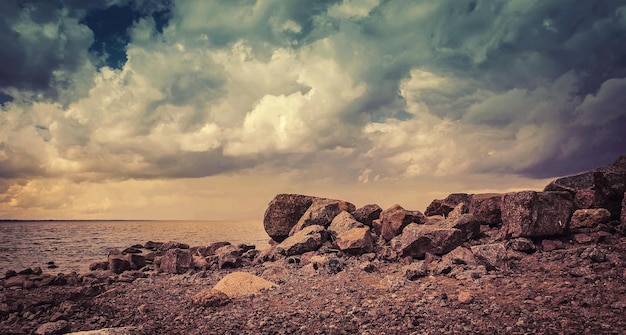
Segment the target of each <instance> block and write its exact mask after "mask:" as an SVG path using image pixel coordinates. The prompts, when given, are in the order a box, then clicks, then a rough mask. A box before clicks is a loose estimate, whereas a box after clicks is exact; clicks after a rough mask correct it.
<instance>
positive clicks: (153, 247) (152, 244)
mask: <svg viewBox="0 0 626 335" xmlns="http://www.w3.org/2000/svg"><path fill="white" fill-rule="evenodd" d="M162 245H163V242H153V241H148V242H146V243H145V244H144V245H143V247H144V248H145V249H148V250H157V249H159V248H160V247H161V246H162Z"/></svg>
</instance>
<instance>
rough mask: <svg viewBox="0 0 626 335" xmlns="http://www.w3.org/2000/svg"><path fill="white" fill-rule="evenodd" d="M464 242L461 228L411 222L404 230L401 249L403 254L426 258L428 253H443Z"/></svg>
mask: <svg viewBox="0 0 626 335" xmlns="http://www.w3.org/2000/svg"><path fill="white" fill-rule="evenodd" d="M462 243H463V234H462V232H461V231H460V230H459V229H454V228H452V229H448V228H440V227H436V226H430V225H418V224H416V223H411V224H409V225H407V226H406V227H405V228H404V231H403V232H402V235H401V237H400V248H399V251H400V253H401V255H402V256H411V257H413V258H424V256H425V255H426V253H431V254H435V255H443V254H445V253H448V252H450V251H452V250H453V249H454V248H456V247H458V246H459V245H461V244H462Z"/></svg>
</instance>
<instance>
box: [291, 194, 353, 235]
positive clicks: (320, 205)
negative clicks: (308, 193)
mask: <svg viewBox="0 0 626 335" xmlns="http://www.w3.org/2000/svg"><path fill="white" fill-rule="evenodd" d="M354 209H355V207H354V205H353V204H351V203H349V202H345V201H342V200H334V199H315V200H313V203H312V204H311V206H310V207H309V208H308V209H307V210H306V212H304V214H303V215H302V217H301V218H300V220H298V222H297V223H296V225H295V226H294V227H293V228H291V231H290V232H289V236H291V235H293V234H295V233H297V232H299V231H300V230H302V229H304V228H305V227H308V226H314V225H317V226H323V227H325V228H326V227H328V226H330V224H331V222H332V221H333V219H334V218H335V217H336V216H337V215H339V213H341V212H348V213H349V212H353V211H354Z"/></svg>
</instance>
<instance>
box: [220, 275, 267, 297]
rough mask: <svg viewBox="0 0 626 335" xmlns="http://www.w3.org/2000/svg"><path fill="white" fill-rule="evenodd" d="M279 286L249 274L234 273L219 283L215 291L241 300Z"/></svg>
mask: <svg viewBox="0 0 626 335" xmlns="http://www.w3.org/2000/svg"><path fill="white" fill-rule="evenodd" d="M277 286H278V285H277V284H275V283H273V282H271V281H268V280H265V279H263V278H261V277H257V276H255V275H253V274H250V273H247V272H233V273H230V274H228V275H226V276H225V277H224V278H222V279H221V280H220V281H219V282H217V284H215V286H213V289H214V290H217V291H220V292H223V293H225V294H226V295H227V296H228V297H230V298H239V297H244V296H249V295H256V294H259V293H261V291H262V290H267V289H270V288H273V287H277Z"/></svg>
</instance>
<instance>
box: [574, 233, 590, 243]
mask: <svg viewBox="0 0 626 335" xmlns="http://www.w3.org/2000/svg"><path fill="white" fill-rule="evenodd" d="M572 238H573V239H574V241H576V243H578V244H587V243H589V242H592V241H593V237H591V236H589V235H587V234H574V236H573V237H572Z"/></svg>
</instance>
